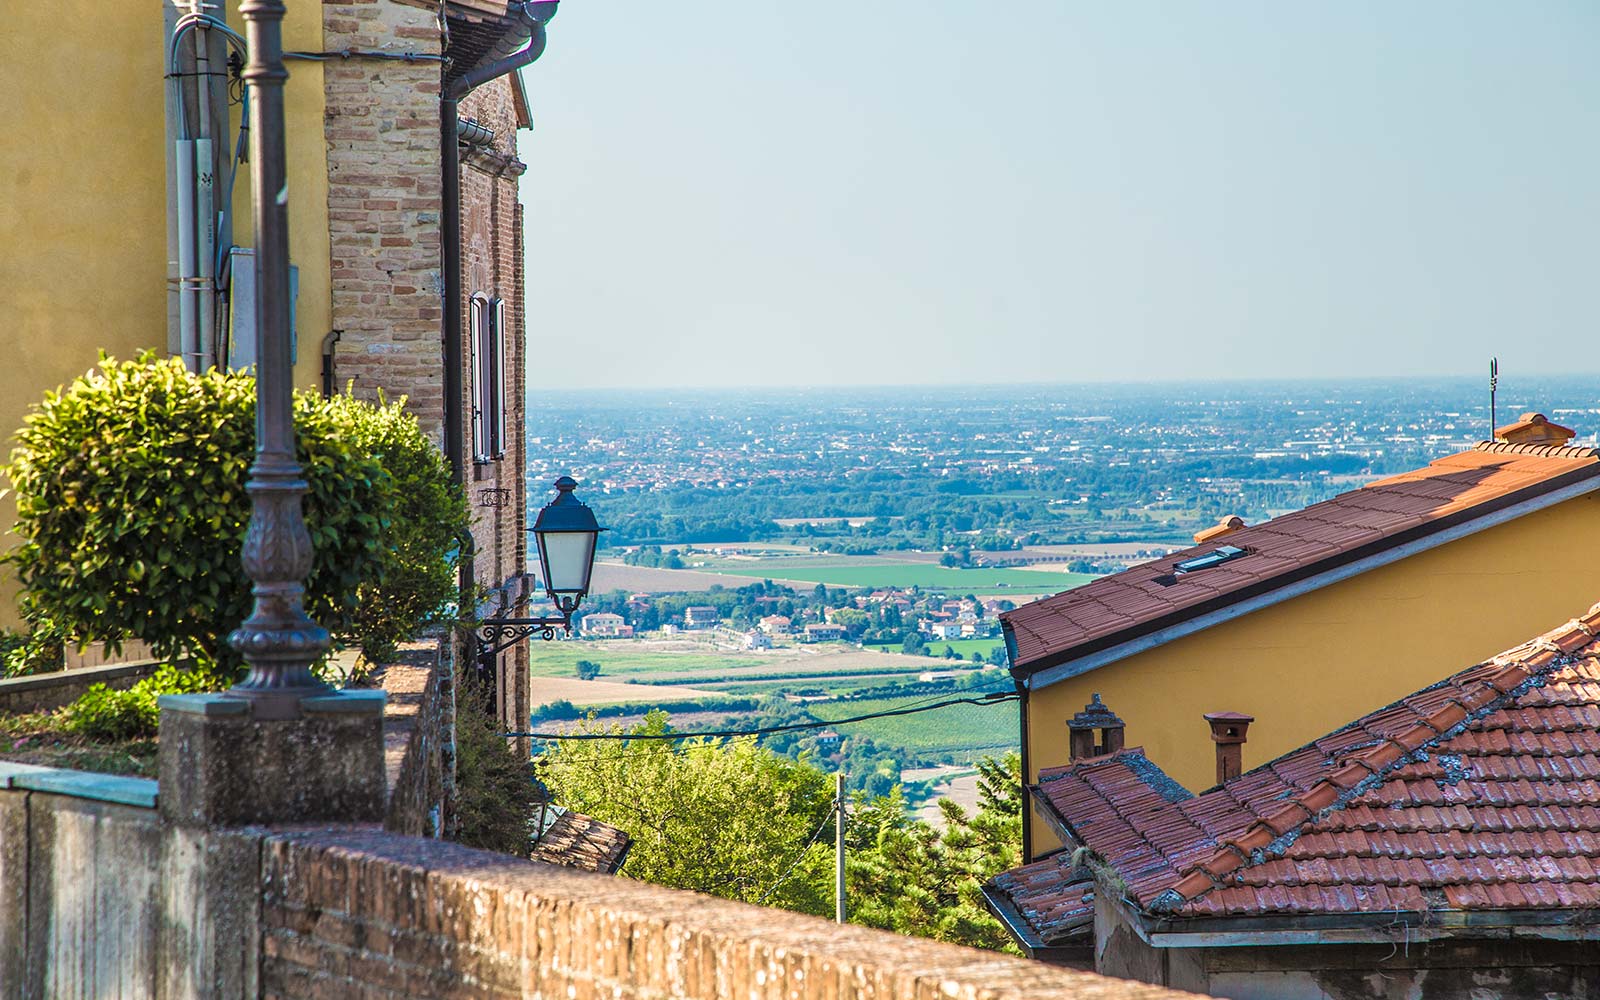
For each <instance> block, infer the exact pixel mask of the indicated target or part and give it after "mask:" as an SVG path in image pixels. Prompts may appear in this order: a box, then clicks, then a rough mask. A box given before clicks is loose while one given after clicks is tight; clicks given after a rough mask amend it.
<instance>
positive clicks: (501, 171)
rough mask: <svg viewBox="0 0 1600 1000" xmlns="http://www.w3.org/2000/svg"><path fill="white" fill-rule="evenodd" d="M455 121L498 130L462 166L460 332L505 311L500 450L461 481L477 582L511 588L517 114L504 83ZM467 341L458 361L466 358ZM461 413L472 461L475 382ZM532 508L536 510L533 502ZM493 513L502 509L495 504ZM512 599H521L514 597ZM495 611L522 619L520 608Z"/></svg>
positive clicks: (515, 691)
mask: <svg viewBox="0 0 1600 1000" xmlns="http://www.w3.org/2000/svg"><path fill="white" fill-rule="evenodd" d="M460 114H461V117H463V118H471V119H473V120H475V121H477V122H478V123H479V124H481V125H484V126H486V127H488V128H490V129H493V130H494V134H495V139H494V144H493V146H492V147H490V148H488V149H482V150H474V151H471V152H468V153H466V154H464V155H463V157H462V161H461V290H462V310H463V312H462V318H461V329H462V333H463V336H464V337H465V338H470V337H471V335H472V330H471V321H470V310H471V300H472V297H473V296H474V295H484V296H486V297H488V298H499V299H502V300H503V301H504V302H505V318H506V325H507V327H508V329H507V331H506V337H505V348H506V358H505V372H506V387H505V404H506V413H505V428H506V439H507V440H506V450H505V455H504V456H503V457H501V458H499V459H495V460H492V461H487V462H476V461H474V462H472V467H471V469H470V471H469V472H468V474H467V490H468V497H469V499H470V500H471V502H472V504H473V513H474V514H475V515H476V518H477V520H476V523H475V524H474V526H473V534H474V537H475V538H476V539H477V566H476V570H477V579H478V581H479V582H480V583H482V584H483V585H485V586H487V587H496V586H499V585H500V584H502V583H503V582H504V581H507V580H511V579H513V578H514V577H515V576H516V575H517V574H518V573H520V572H522V571H523V569H524V567H526V566H527V565H528V548H527V546H528V541H527V540H528V532H527V528H528V514H527V510H528V493H527V471H528V470H527V458H526V454H525V451H524V449H525V441H526V439H527V435H526V433H525V432H524V427H525V426H526V422H527V406H526V403H525V397H524V395H523V385H524V384H525V376H524V373H525V371H526V341H527V337H526V327H525V326H524V309H523V285H524V274H523V269H522V213H521V206H520V205H519V204H518V202H517V178H519V177H520V176H522V174H523V172H524V171H525V170H526V169H527V167H526V166H525V165H524V164H523V163H522V162H521V161H519V160H518V159H517V113H516V107H515V103H514V97H513V92H512V84H511V82H510V80H509V79H508V78H504V77H503V78H501V79H498V80H493V81H491V82H489V83H487V84H485V85H484V86H482V87H479V88H478V89H477V90H475V91H473V92H472V93H470V94H468V95H467V96H466V97H464V98H463V99H462V100H461V106H460ZM470 356H471V351H470V349H469V346H468V345H467V343H466V342H465V341H463V345H462V357H463V358H470ZM462 390H463V397H464V398H463V399H462V412H463V413H464V414H466V419H465V421H464V423H465V424H466V436H467V445H468V447H467V448H466V449H465V451H464V454H466V455H468V456H469V457H470V456H471V455H472V448H471V447H470V445H471V438H472V427H471V424H472V419H471V415H472V379H471V378H470V377H469V378H466V379H463V380H462ZM535 501H536V502H540V503H542V502H543V501H542V500H540V499H539V498H537V497H536V498H535ZM493 503H498V504H500V505H499V506H492V505H491V504H493ZM511 593H517V592H516V591H513V592H511ZM491 607H492V609H493V610H495V611H497V612H499V613H505V614H513V615H518V616H522V615H526V614H527V613H528V608H527V607H526V605H525V604H515V603H513V604H510V605H507V606H504V607H502V606H500V605H499V604H498V602H496V603H495V604H493V605H491ZM527 665H528V653H527V646H526V644H525V643H524V644H520V645H518V646H516V647H514V648H513V649H512V650H510V651H508V652H507V653H506V654H504V655H503V656H502V657H501V663H500V683H499V690H500V694H501V698H500V705H499V711H500V717H501V721H502V722H504V723H505V724H506V725H507V726H508V727H509V728H511V729H515V730H521V729H525V728H527V724H528V715H529V712H530V710H531V709H532V705H531V700H530V692H529V689H528V670H527Z"/></svg>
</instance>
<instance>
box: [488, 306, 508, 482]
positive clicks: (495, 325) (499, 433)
mask: <svg viewBox="0 0 1600 1000" xmlns="http://www.w3.org/2000/svg"><path fill="white" fill-rule="evenodd" d="M490 316H491V329H492V330H493V333H492V335H491V336H490V338H489V351H490V355H489V356H490V359H491V369H492V375H493V378H492V380H491V385H492V387H493V390H492V393H491V395H490V397H489V404H490V410H489V412H490V415H491V421H490V434H489V437H490V453H491V454H493V455H494V457H495V458H500V457H502V456H504V455H505V453H506V300H505V299H501V298H496V299H494V300H493V302H491V303H490Z"/></svg>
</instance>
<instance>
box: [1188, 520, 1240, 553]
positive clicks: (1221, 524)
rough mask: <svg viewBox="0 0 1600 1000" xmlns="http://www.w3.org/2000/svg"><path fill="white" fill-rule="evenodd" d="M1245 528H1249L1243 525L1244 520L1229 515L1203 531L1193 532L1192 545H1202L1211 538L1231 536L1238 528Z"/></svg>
mask: <svg viewBox="0 0 1600 1000" xmlns="http://www.w3.org/2000/svg"><path fill="white" fill-rule="evenodd" d="M1245 527H1249V525H1247V524H1245V523H1244V518H1242V517H1240V516H1239V515H1238V514H1229V515H1228V516H1227V517H1225V518H1223V519H1222V520H1220V521H1218V522H1217V523H1216V524H1215V525H1214V526H1212V527H1210V528H1206V529H1205V530H1204V531H1197V532H1195V535H1194V543H1195V544H1196V545H1203V544H1205V543H1206V542H1209V541H1211V540H1212V539H1213V538H1221V537H1222V536H1223V535H1231V534H1233V533H1234V532H1235V531H1238V530H1239V529H1240V528H1245Z"/></svg>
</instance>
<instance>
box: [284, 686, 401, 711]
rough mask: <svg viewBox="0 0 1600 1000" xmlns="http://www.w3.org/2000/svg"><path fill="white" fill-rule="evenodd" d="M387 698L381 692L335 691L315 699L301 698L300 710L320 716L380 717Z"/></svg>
mask: <svg viewBox="0 0 1600 1000" xmlns="http://www.w3.org/2000/svg"><path fill="white" fill-rule="evenodd" d="M387 697H388V695H386V694H385V693H384V692H382V691H373V690H366V689H357V690H348V691H336V692H334V693H333V694H325V695H318V696H317V697H315V698H301V699H300V710H301V711H302V712H315V713H317V714H320V715H382V714H383V703H384V701H385V699H386V698H387Z"/></svg>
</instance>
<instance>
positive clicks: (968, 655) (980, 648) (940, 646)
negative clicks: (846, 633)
mask: <svg viewBox="0 0 1600 1000" xmlns="http://www.w3.org/2000/svg"><path fill="white" fill-rule="evenodd" d="M1005 645H1006V641H1005V640H1004V639H1002V638H1000V637H999V636H997V635H994V636H989V637H988V638H986V639H929V640H928V653H929V654H930V655H931V656H932V657H933V659H934V662H932V663H930V664H929V665H928V668H927V669H929V670H939V669H941V668H940V662H941V661H942V659H943V657H944V648H945V647H946V646H949V647H950V648H951V649H953V650H955V651H956V652H957V653H959V654H961V658H962V659H964V660H970V659H972V654H973V653H982V654H983V655H985V656H987V655H989V651H990V650H991V649H1004V648H1005ZM867 648H868V649H887V650H892V651H893V652H896V653H898V652H900V644H899V643H897V642H896V643H891V644H889V645H887V646H868V647H867Z"/></svg>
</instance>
